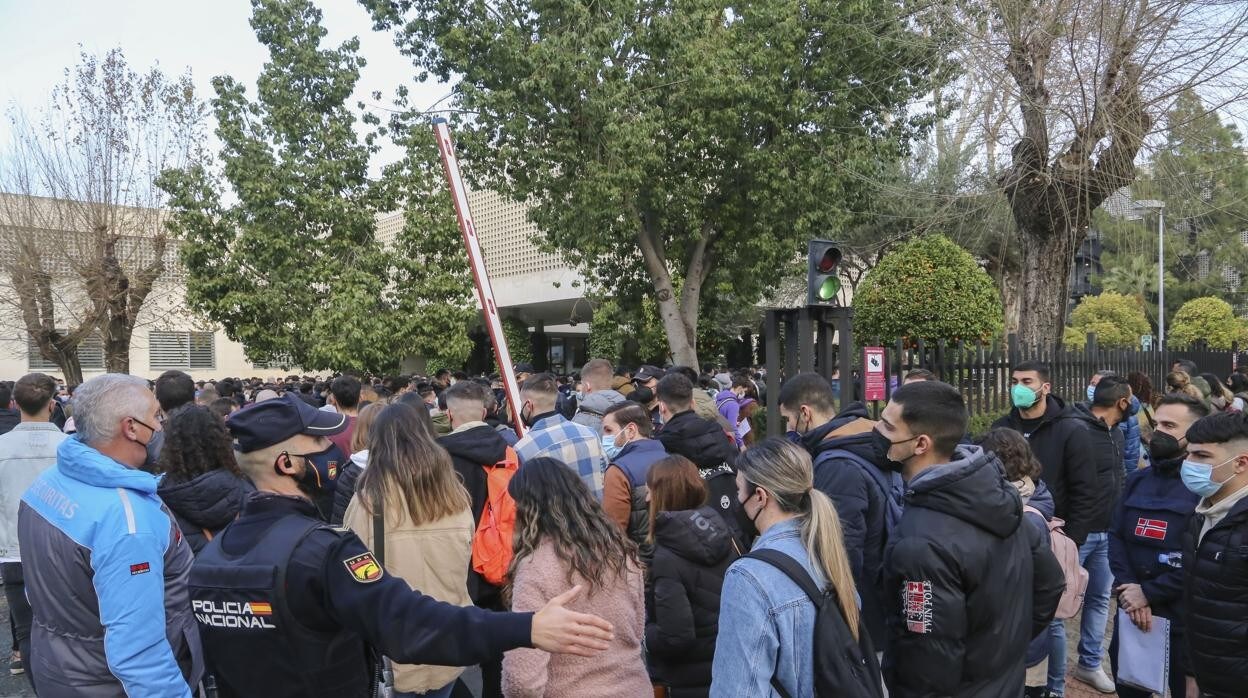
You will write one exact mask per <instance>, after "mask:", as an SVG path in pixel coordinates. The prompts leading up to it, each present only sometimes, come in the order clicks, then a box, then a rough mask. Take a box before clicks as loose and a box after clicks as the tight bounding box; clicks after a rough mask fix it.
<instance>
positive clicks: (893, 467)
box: [871, 429, 919, 473]
mask: <svg viewBox="0 0 1248 698" xmlns="http://www.w3.org/2000/svg"><path fill="white" fill-rule="evenodd" d="M917 438H919V437H917V436H911V437H910V438H908V439H906V440H905V441H889V440H888V437H887V436H885V435H884V434H882V433H880V430H879V429H875V430H872V432H871V442H872V445H873V446H874V447H875V465H876V466H877V467H879V468H880V469H881V470H883V471H884V472H887V473H900V472H901V470H902V468H904V467H905V466H906V461H908V460H910V459H911V458H914V454H913V453H911V454H910V455H908V456H906V457H905V459H904V460H899V461H896V460H892V459H891V458H889V457H888V452H889V451H890V450H891V449H892V448H893V446H898V445H900V444H904V443H908V442H910V441H914V440H915V439H917Z"/></svg>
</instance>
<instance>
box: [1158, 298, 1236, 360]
mask: <svg viewBox="0 0 1248 698" xmlns="http://www.w3.org/2000/svg"><path fill="white" fill-rule="evenodd" d="M1197 341H1204V342H1205V343H1206V344H1208V345H1209V347H1210V348H1212V349H1230V348H1231V345H1232V344H1236V343H1237V344H1239V346H1241V347H1244V346H1248V323H1245V322H1244V321H1243V320H1241V319H1239V318H1237V317H1235V311H1234V310H1233V309H1232V308H1231V305H1230V303H1227V302H1226V301H1224V300H1222V299H1221V298H1196V299H1194V300H1190V301H1188V302H1186V303H1184V304H1183V307H1182V308H1179V312H1177V313H1175V314H1174V325H1173V326H1171V327H1170V329H1169V334H1167V335H1166V342H1167V344H1169V345H1170V346H1172V347H1182V346H1190V345H1191V344H1194V343H1195V342H1197Z"/></svg>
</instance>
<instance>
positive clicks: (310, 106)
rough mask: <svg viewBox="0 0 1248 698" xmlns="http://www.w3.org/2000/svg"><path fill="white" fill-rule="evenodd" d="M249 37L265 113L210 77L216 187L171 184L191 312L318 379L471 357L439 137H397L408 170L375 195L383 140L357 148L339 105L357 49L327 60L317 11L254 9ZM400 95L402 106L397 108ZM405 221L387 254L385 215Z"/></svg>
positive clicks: (187, 175) (395, 171) (223, 80)
mask: <svg viewBox="0 0 1248 698" xmlns="http://www.w3.org/2000/svg"><path fill="white" fill-rule="evenodd" d="M252 9H253V14H252V19H251V24H252V27H253V28H254V29H255V31H256V36H257V37H258V38H259V39H260V41H261V42H262V43H263V44H265V45H266V46H267V47H268V50H269V56H270V60H269V62H268V63H266V64H265V66H264V70H263V72H262V73H261V75H260V77H259V80H258V81H257V87H258V92H257V101H254V102H253V101H251V100H249V99H248V98H247V95H246V91H245V89H244V87H243V86H242V85H241V84H239V83H238V82H236V81H235V80H234V79H233V78H231V77H229V76H222V77H217V78H214V80H213V87H214V89H215V91H216V95H217V96H216V98H215V99H214V100H213V108H214V111H215V113H216V117H217V123H218V127H217V136H218V137H219V138H220V140H221V142H222V146H223V152H222V153H221V160H222V162H223V164H224V169H223V177H224V180H225V184H228V187H229V191H230V192H231V193H232V194H233V196H234V197H235V198H236V199H237V203H235V204H233V205H226V204H225V203H224V202H225V200H226V195H225V187H224V186H223V182H222V181H221V177H220V176H218V175H217V174H216V173H214V172H210V171H209V170H208V169H207V168H202V167H201V168H197V169H195V170H193V171H190V172H170V173H168V176H167V177H165V178H164V179H163V180H162V186H164V187H166V188H167V189H168V191H169V192H170V193H171V195H172V209H173V212H174V213H173V216H172V220H171V223H170V225H171V227H173V228H175V229H176V230H178V231H180V232H181V233H182V234H183V235H184V236H185V242H184V244H183V246H182V250H181V254H182V260H183V262H184V264H185V266H186V267H187V271H188V281H187V298H188V301H189V303H190V304H191V306H192V307H193V308H195V309H196V310H199V311H201V312H203V313H205V314H206V315H208V316H209V317H211V318H213V319H214V320H216V321H218V322H220V323H221V324H222V325H223V326H224V328H225V331H226V333H227V335H229V336H230V338H231V339H234V340H235V341H239V342H242V343H243V344H244V346H246V347H247V353H248V355H249V356H250V357H251V358H252V359H253V360H258V359H271V358H273V357H277V356H288V357H289V360H290V361H291V363H293V364H295V365H299V366H302V367H304V368H308V369H315V370H319V369H335V370H354V371H379V370H383V369H391V368H394V367H396V366H397V364H398V360H399V358H400V357H402V356H404V355H406V354H408V353H410V352H412V351H413V350H415V351H417V352H421V353H424V354H425V355H426V356H429V357H431V358H434V359H436V360H438V361H441V362H442V363H444V364H447V365H455V364H462V363H463V361H464V359H465V358H466V357H467V355H468V352H469V350H470V349H471V343H470V340H469V339H468V337H467V334H466V333H465V331H464V328H465V327H466V325H467V320H468V318H470V317H471V316H472V314H473V312H474V310H473V306H472V304H471V302H470V300H469V297H470V296H469V294H470V291H471V286H470V285H469V282H468V276H467V267H466V265H465V263H464V260H463V253H462V251H461V248H460V246H459V242H458V240H459V237H458V233H457V232H456V227H455V220H454V217H453V208H452V207H451V204H450V200H449V195H448V194H447V193H446V191H445V187H444V186H441V185H440V169H439V166H438V165H437V164H436V160H434V158H436V149H435V148H434V147H433V140H432V136H431V135H430V134H429V133H428V132H427V131H426V132H418V131H415V130H412V131H409V132H406V133H404V134H403V136H402V137H401V138H400V139H399V145H401V146H403V147H404V148H405V152H406V156H405V158H404V159H403V160H402V161H400V162H398V163H396V164H394V165H391V166H390V167H387V168H386V169H385V171H384V177H383V179H382V181H380V182H374V181H371V180H370V179H369V177H368V167H369V162H370V158H371V156H372V155H373V154H374V153H375V152H376V151H377V150H378V140H377V139H378V138H379V137H380V136H382V135H385V129H384V128H380V122H379V120H377V119H376V118H375V117H372V116H371V115H366V117H365V121H366V122H367V124H368V125H369V126H371V127H376V130H374V131H370V132H369V133H367V134H365V135H364V137H363V138H361V137H360V134H359V133H358V132H357V128H356V121H357V119H356V117H355V115H354V114H353V112H352V111H351V110H350V109H349V108H348V107H347V106H346V104H345V102H346V100H347V98H348V97H349V96H350V95H351V93H352V90H353V89H354V87H355V84H356V82H357V80H358V79H359V68H360V66H361V65H362V60H361V59H360V58H359V57H358V55H357V51H358V47H359V42H358V40H356V39H351V40H348V41H346V42H344V43H343V44H342V45H340V46H338V47H336V48H323V47H322V46H321V43H322V40H323V39H324V37H325V34H326V32H325V29H324V28H323V27H322V26H321V24H320V21H321V12H320V11H319V10H317V9H316V8H315V7H314V6H313V5H312V4H311V3H310V2H308V1H307V0H253V2H252ZM402 98H403V95H402V94H401V95H400V99H402ZM396 207H402V209H403V211H404V226H403V228H402V230H401V231H399V232H398V233H397V235H396V236H395V238H394V239H393V240H389V241H383V240H379V239H378V236H377V230H376V228H377V224H376V219H377V216H378V215H379V214H381V213H384V212H386V211H390V210H393V209H394V208H396Z"/></svg>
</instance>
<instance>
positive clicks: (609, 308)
mask: <svg viewBox="0 0 1248 698" xmlns="http://www.w3.org/2000/svg"><path fill="white" fill-rule="evenodd" d="M589 353H590V354H591V355H592V356H595V357H602V358H607V359H610V360H612V361H615V362H619V363H622V364H623V365H626V366H637V365H640V364H657V365H660V366H661V365H663V364H664V363H666V361H667V358H668V357H669V356H670V354H671V351H670V350H669V348H668V345H667V335H666V334H664V332H663V325H662V323H660V322H659V314H658V312H657V308H656V306H655V304H654V301H653V299H651V298H650V297H649V296H646V297H644V298H642V299H641V301H640V302H639V303H636V304H630V305H629V307H624V306H623V305H622V304H621V303H620V301H619V300H618V299H615V298H609V299H603V300H602V301H600V302H598V303H597V304H595V307H594V319H593V321H592V322H590V325H589Z"/></svg>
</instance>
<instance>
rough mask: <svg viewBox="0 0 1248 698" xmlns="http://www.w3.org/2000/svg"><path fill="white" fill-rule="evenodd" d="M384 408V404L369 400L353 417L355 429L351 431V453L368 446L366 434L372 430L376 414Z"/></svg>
mask: <svg viewBox="0 0 1248 698" xmlns="http://www.w3.org/2000/svg"><path fill="white" fill-rule="evenodd" d="M384 409H386V406H385V405H384V404H382V403H380V402H370V403H368V404H367V405H365V406H364V408H363V409H361V410H360V413H359V415H357V416H356V418H355V431H353V432H351V453H359V452H360V451H363V450H364V449H366V448H368V435H369V434H370V433H371V432H372V430H373V422H375V421H377V415H379V414H381V411H382V410H384ZM347 455H350V454H347Z"/></svg>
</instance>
